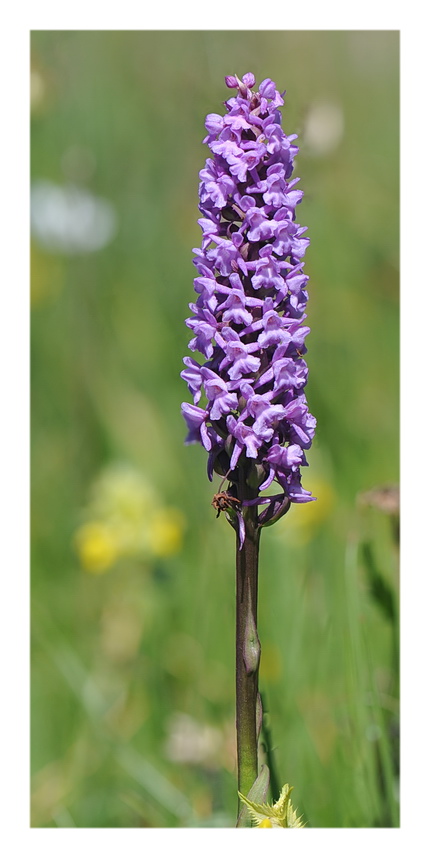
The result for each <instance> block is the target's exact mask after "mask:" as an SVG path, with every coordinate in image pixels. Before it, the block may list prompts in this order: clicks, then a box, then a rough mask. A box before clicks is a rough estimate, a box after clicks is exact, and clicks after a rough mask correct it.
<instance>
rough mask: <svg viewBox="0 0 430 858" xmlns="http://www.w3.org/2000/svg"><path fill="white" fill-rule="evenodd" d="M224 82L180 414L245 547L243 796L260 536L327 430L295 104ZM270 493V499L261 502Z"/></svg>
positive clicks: (217, 501)
mask: <svg viewBox="0 0 430 858" xmlns="http://www.w3.org/2000/svg"><path fill="white" fill-rule="evenodd" d="M225 82H226V85H227V87H228V88H229V90H230V91H232V90H235V91H236V93H235V94H232V95H231V97H229V98H228V99H227V101H226V102H225V103H224V106H225V113H224V114H218V113H210V114H208V116H207V117H206V121H205V127H206V131H207V135H206V137H205V138H204V141H203V142H204V143H205V144H206V145H207V146H208V148H209V151H210V154H211V157H209V158H207V160H206V163H205V165H204V167H203V169H202V170H201V171H200V185H199V209H200V213H201V217H200V219H199V225H200V227H201V230H202V241H201V247H200V248H196V249H195V250H194V254H195V256H194V260H193V262H194V265H195V267H196V269H197V276H196V278H195V280H194V289H195V292H196V293H197V299H196V301H195V303H194V304H190V309H191V313H192V315H191V316H190V317H189V318H188V319H186V325H187V326H188V327H189V328H190V330H191V331H192V333H193V337H192V339H191V340H190V343H189V348H190V350H191V351H192V352H193V357H189V356H187V357H186V358H184V364H185V367H186V368H185V369H184V370H183V371H182V373H181V375H182V378H183V379H184V381H185V382H186V383H187V385H188V389H189V392H190V394H191V396H192V399H193V404H189V403H183V404H182V412H183V415H184V418H185V421H186V424H187V427H188V435H187V438H186V443H188V444H191V443H200V444H202V445H203V447H204V448H205V450H206V451H207V453H208V476H209V479H210V480H212V477H213V472H214V471H215V472H216V473H217V474H219V475H220V476H221V477H222V482H221V485H220V487H219V490H218V492H217V493H216V494H215V496H214V499H213V501H212V504H213V506H214V508H215V509H216V510H217V517H218V516H219V515H220V513H221V512H224V513H225V516H226V518H227V520H228V522H229V523H230V524H231V526H232V527H233V528H234V529H235V531H236V534H237V553H236V561H237V563H236V565H237V575H238V577H237V592H238V593H239V594H240V593H245V594H246V595H245V597H244V599H243V603H242V604H241V607H240V609H238V613H237V619H238V626H237V677H238V679H237V688H238V701H239V699H240V700H241V702H238V708H237V725H238V726H237V730H238V771H239V789H240V791H241V792H242V793H243V794H245V795H246V794H247V792H248V791H249V789H250V788H251V787H252V783H253V781H254V780H255V778H256V776H257V775H256V765H257V757H256V747H255V742H256V739H255V735H251V734H250V733H249V730H250V726H249V725H250V724H251V725H252V723H253V719H254V721H255V705H254V703H255V696H256V688H257V686H256V680H255V677H256V675H257V672H258V660H259V659H258V658H257V655H255V659H254V655H252V654H253V653H254V652H255V653H257V649H258V647H257V646H256V639H253V638H252V635H254V631H253V629H255V634H256V624H255V622H254V619H255V617H256V603H257V590H256V587H257V569H258V544H259V536H260V532H261V529H262V528H263V527H267V526H269V525H271V524H274V523H275V522H276V521H278V520H279V519H280V518H281V517H282V516H283V515H285V513H286V512H287V511H288V509H289V508H290V506H291V504H292V503H307V502H309V501H313V500H315V498H313V496H312V494H311V492H310V491H307V490H305V489H303V487H302V484H301V469H302V468H303V467H306V466H307V461H306V457H305V450H308V449H309V447H310V446H311V443H312V439H313V437H314V434H315V425H316V420H315V418H314V417H313V416H312V415H311V414H310V412H309V409H308V405H307V401H306V396H305V393H304V388H305V386H306V382H307V377H308V368H307V365H306V362H305V360H304V355H305V354H306V346H305V339H306V337H307V335H308V333H309V327H308V326H307V325H306V324H305V319H306V315H305V310H306V305H307V300H308V293H307V283H308V277H307V275H306V274H305V273H304V261H303V257H304V254H305V252H306V249H307V246H308V244H309V239H308V238H307V237H306V236H305V235H304V233H305V232H306V227H302V226H300V225H299V224H298V223H297V222H296V207H297V205H299V204H300V202H301V200H302V196H303V192H302V191H301V190H299V189H298V188H297V187H296V185H297V182H298V181H299V179H297V178H294V179H291V176H292V173H293V169H294V159H295V157H296V155H297V153H298V151H299V150H298V146H297V145H296V143H295V140H296V135H295V134H291V135H289V136H288V135H287V134H285V132H284V131H283V129H282V126H281V113H280V108H281V107H282V105H283V104H284V99H283V95H284V94H285V93H282V94H280V93H279V92H278V90H277V89H276V85H275V83H274V82H273V81H272V80H270V79H269V78H267V79H266V80H263V82H262V83H261V84H260V86H259V87H258V89H253V87H254V86H255V77H254V75H253V74H252V73H250V72H248V73H247V74H245V75H244V76H243V78H242V79H241V78H239V77H238V76H237V75H228V76H227V77H226V79H225ZM197 352H200V354H201V355H202V359H201V360H200V363H199V362H198V361H197V360H196V353H197ZM226 481H227V487H226V489H225V490H224V491H221V488H222V485H223V484H224V482H226ZM272 484H275V486H276V489H275V490H273V485H272ZM269 487H271V489H270V492H271V493H270V495H264V494H262V492H264V491H265V490H266V489H269ZM251 615H252V616H251ZM244 652H246V653H248V656H249V657H248V656H247V659H246V676H245V675H244V674H243V670H244V667H243V653H244ZM249 654H251V655H252V658H251V655H249ZM254 662H255V663H254ZM253 676H254V679H253ZM247 683H248V684H249V683H251V685H252V683H254V684H253V685H252V688H251V685H249V687H248V686H247ZM245 687H248V691H246V693H245V691H244V689H245ZM246 701H247V702H246ZM253 701H254V703H253ZM252 706H254V710H253V712H254V714H252V711H251V710H252ZM246 707H250V708H249V711H248V714H247V715H246V716H244V714H243V713H244V709H246ZM252 729H254V728H252ZM251 733H252V730H251ZM251 746H252V753H250V747H251ZM251 758H252V760H253V763H252V765H251V767H250V764H249V760H250V759H251Z"/></svg>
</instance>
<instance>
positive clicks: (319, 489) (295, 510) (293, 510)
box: [276, 478, 335, 545]
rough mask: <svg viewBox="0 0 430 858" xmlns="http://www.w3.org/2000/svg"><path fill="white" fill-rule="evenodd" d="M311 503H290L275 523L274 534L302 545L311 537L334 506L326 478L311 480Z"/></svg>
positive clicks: (332, 493) (331, 491) (331, 490)
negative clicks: (284, 513)
mask: <svg viewBox="0 0 430 858" xmlns="http://www.w3.org/2000/svg"><path fill="white" fill-rule="evenodd" d="M312 494H313V495H314V496H315V497H316V498H317V500H316V501H312V503H300V504H299V503H298V504H294V503H293V504H291V507H290V510H289V512H288V514H287V515H286V516H284V518H282V519H281V520H280V521H279V522H278V524H277V525H276V536H277V538H280V539H288V540H289V541H291V542H292V543H294V544H298V545H302V544H304V543H306V542H308V541H309V540H310V539H312V537H313V535H314V533H315V532H316V531H317V530H318V528H319V526H320V525H321V524H322V523H323V522H324V521H325V520H326V519H327V518H328V517H329V515H330V514H331V511H332V509H333V506H334V500H335V495H334V491H333V489H332V487H331V485H330V483H328V482H327V481H326V480H322V479H318V478H316V479H313V480H312Z"/></svg>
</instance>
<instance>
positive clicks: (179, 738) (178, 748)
mask: <svg viewBox="0 0 430 858" xmlns="http://www.w3.org/2000/svg"><path fill="white" fill-rule="evenodd" d="M223 743H224V739H223V734H222V732H221V730H218V729H217V728H216V727H211V726H210V725H209V724H199V723H198V721H195V720H194V718H191V716H190V715H185V713H183V712H175V713H174V714H173V715H172V717H171V719H170V721H169V725H168V737H167V741H166V745H165V754H166V757H167V759H169V760H171V761H172V762H174V763H193V764H195V765H199V764H200V765H202V764H203V765H211V764H213V763H214V762H215V761H216V760H217V757H218V756H219V753H220V751H221V749H222V746H223Z"/></svg>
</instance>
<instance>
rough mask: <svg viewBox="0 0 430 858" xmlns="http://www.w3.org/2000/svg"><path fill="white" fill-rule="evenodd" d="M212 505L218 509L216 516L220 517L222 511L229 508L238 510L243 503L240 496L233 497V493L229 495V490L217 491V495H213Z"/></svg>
mask: <svg viewBox="0 0 430 858" xmlns="http://www.w3.org/2000/svg"><path fill="white" fill-rule="evenodd" d="M211 506H213V508H214V509H216V510H217V516H216V517H217V518H219V515H220V513H221V512H227V510H229V509H234V510H236V511H238V510H239V509H240V507H241V503H240V500H238V498H235V497H233V495H229V494H228V492H217V493H216V495H214V496H213V500H212V504H211Z"/></svg>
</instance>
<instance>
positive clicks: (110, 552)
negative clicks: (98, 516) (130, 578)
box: [75, 521, 118, 574]
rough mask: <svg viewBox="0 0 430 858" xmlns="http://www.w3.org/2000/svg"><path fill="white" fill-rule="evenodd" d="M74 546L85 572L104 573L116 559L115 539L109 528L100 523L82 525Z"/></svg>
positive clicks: (76, 535) (116, 547) (93, 522)
mask: <svg viewBox="0 0 430 858" xmlns="http://www.w3.org/2000/svg"><path fill="white" fill-rule="evenodd" d="M75 545H76V549H77V552H78V555H79V559H80V561H81V564H82V567H83V568H84V569H85V570H86V571H87V572H93V573H95V574H98V573H101V572H106V570H107V569H109V568H110V567H111V566H112V565H113V564H114V563H115V560H116V559H117V557H118V546H117V543H116V541H115V537H114V535H113V534H112V531H111V529H110V528H109V526H108V525H106V524H105V523H104V522H101V521H89V522H87V523H86V524H83V525H82V526H81V527H80V528H79V529H78V530H77V532H76V534H75Z"/></svg>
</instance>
